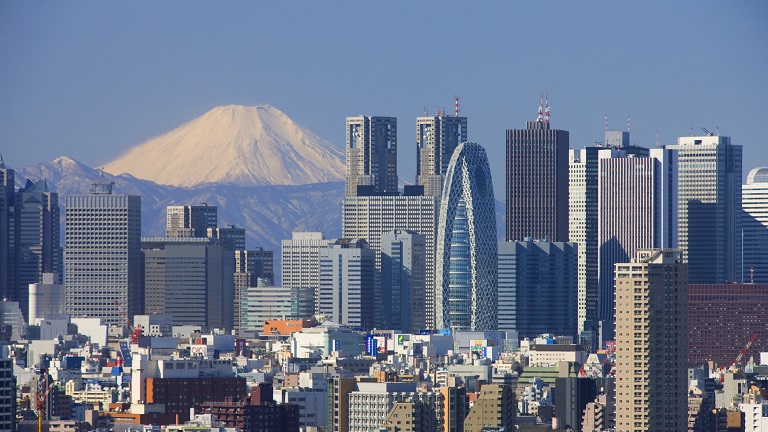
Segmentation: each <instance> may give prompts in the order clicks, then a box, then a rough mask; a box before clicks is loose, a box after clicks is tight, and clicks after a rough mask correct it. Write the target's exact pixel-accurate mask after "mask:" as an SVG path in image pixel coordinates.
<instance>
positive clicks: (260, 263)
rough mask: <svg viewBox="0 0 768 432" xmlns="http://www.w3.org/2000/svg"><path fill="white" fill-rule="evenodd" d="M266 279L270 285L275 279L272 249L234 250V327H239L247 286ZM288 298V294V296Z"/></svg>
mask: <svg viewBox="0 0 768 432" xmlns="http://www.w3.org/2000/svg"><path fill="white" fill-rule="evenodd" d="M259 279H263V280H265V281H267V284H268V285H269V286H272V285H273V284H274V281H275V272H274V267H273V253H272V251H268V250H264V248H256V249H254V250H236V251H235V275H234V301H235V303H234V307H233V310H234V314H235V316H234V319H233V323H234V328H235V330H239V329H240V318H241V310H242V302H243V301H244V299H245V295H246V292H247V290H248V288H249V287H255V286H257V283H258V280H259ZM289 298H290V296H289Z"/></svg>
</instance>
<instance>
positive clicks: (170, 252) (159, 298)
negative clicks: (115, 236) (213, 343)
mask: <svg viewBox="0 0 768 432" xmlns="http://www.w3.org/2000/svg"><path fill="white" fill-rule="evenodd" d="M141 240H142V241H141V251H142V253H143V254H144V268H145V270H144V293H145V304H146V306H145V313H146V314H147V315H153V314H170V315H172V316H173V323H174V325H186V324H189V325H199V326H203V327H206V328H209V329H214V328H219V329H230V330H231V329H232V328H233V327H234V310H233V308H234V306H233V305H234V293H233V291H234V286H233V285H234V282H233V275H234V273H235V272H234V269H235V268H234V267H235V266H234V254H233V253H232V251H231V250H229V249H227V248H225V247H223V246H222V245H221V244H220V243H219V242H218V241H217V240H214V239H209V238H205V237H160V238H143V239H141Z"/></svg>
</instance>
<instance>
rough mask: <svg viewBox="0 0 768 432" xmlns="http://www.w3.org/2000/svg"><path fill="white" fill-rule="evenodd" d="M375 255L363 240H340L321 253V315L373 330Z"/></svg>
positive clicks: (335, 320)
mask: <svg viewBox="0 0 768 432" xmlns="http://www.w3.org/2000/svg"><path fill="white" fill-rule="evenodd" d="M375 255H376V253H375V252H374V251H373V250H372V249H369V248H368V243H367V242H366V241H365V240H363V239H354V240H349V239H339V240H336V242H334V244H333V245H331V246H328V247H325V248H322V249H320V313H322V314H325V316H326V318H327V319H329V320H331V321H333V322H335V323H338V324H342V325H348V326H352V327H362V328H363V329H364V330H370V329H372V328H373V326H374V316H375V315H374V304H375V303H374V284H375V281H376V276H375V269H374V263H375V261H376V256H375Z"/></svg>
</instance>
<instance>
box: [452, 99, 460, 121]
mask: <svg viewBox="0 0 768 432" xmlns="http://www.w3.org/2000/svg"><path fill="white" fill-rule="evenodd" d="M453 101H454V105H453V106H454V113H455V117H458V116H459V98H458V97H455V98H453Z"/></svg>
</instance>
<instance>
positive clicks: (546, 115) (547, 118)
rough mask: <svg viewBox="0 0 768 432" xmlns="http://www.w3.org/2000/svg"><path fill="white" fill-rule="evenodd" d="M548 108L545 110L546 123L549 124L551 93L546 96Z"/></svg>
mask: <svg viewBox="0 0 768 432" xmlns="http://www.w3.org/2000/svg"><path fill="white" fill-rule="evenodd" d="M545 103H546V108H545V109H544V123H546V124H549V92H547V96H546V102H545Z"/></svg>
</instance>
